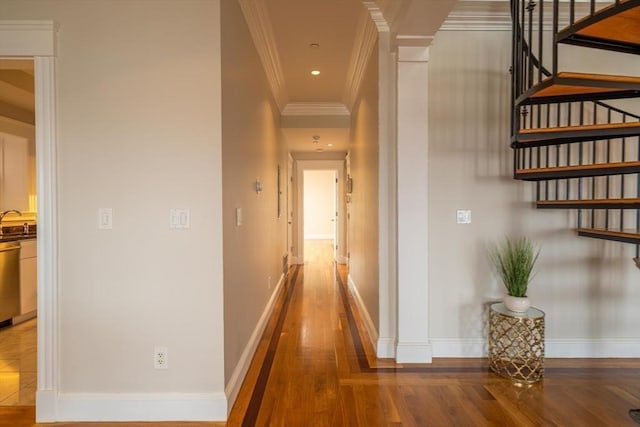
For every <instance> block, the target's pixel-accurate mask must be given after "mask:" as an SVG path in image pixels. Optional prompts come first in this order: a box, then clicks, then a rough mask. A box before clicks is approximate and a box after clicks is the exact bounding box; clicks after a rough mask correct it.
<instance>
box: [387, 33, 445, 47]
mask: <svg viewBox="0 0 640 427" xmlns="http://www.w3.org/2000/svg"><path fill="white" fill-rule="evenodd" d="M433 39H435V36H403V35H397V36H396V45H397V46H405V47H427V46H429V45H430V44H431V42H432V41H433Z"/></svg>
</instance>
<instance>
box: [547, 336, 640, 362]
mask: <svg viewBox="0 0 640 427" xmlns="http://www.w3.org/2000/svg"><path fill="white" fill-rule="evenodd" d="M545 356H546V357H588V358H589V357H592V358H597V357H640V340H638V339H625V338H618V339H546V340H545Z"/></svg>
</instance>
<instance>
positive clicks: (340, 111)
mask: <svg viewBox="0 0 640 427" xmlns="http://www.w3.org/2000/svg"><path fill="white" fill-rule="evenodd" d="M282 115H283V116H349V115H350V113H349V110H348V109H347V107H346V106H345V105H344V104H340V103H338V102H292V103H289V104H287V105H286V106H285V107H284V108H283V110H282Z"/></svg>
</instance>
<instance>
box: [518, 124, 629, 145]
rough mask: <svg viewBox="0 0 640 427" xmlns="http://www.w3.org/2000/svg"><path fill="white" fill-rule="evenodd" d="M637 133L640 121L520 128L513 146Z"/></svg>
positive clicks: (606, 137) (614, 136) (618, 136)
mask: <svg viewBox="0 0 640 427" xmlns="http://www.w3.org/2000/svg"><path fill="white" fill-rule="evenodd" d="M636 135H640V122H626V123H603V124H595V125H580V126H559V127H551V128H534V129H520V130H519V131H518V134H517V135H516V138H515V139H516V141H515V142H516V144H514V145H513V146H514V147H517V146H520V147H530V146H533V147H535V146H542V145H552V144H563V143H570V142H580V141H595V140H598V139H614V138H622V137H630V136H636Z"/></svg>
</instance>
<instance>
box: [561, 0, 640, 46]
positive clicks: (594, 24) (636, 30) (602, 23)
mask: <svg viewBox="0 0 640 427" xmlns="http://www.w3.org/2000/svg"><path fill="white" fill-rule="evenodd" d="M576 40H578V41H580V40H581V41H583V43H577V44H583V45H585V46H588V43H589V41H592V42H595V43H594V44H593V47H600V48H604V49H606V48H607V47H606V46H612V47H614V50H616V49H615V46H616V45H619V46H624V47H626V48H628V49H629V51H631V50H632V49H634V48H636V49H640V1H638V0H629V1H625V2H621V4H620V5H616V4H612V5H609V6H607V7H605V8H603V9H601V10H599V11H597V12H596V13H595V14H594V15H592V16H586V17H584V18H582V19H580V20H578V21H576V22H575V23H574V24H573V25H571V26H569V27H567V28H565V29H563V30H562V31H560V32H559V34H558V41H560V42H566V43H572V42H574V41H576ZM598 43H602V44H601V45H600V46H598ZM637 52H638V51H636V52H635V53H637Z"/></svg>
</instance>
